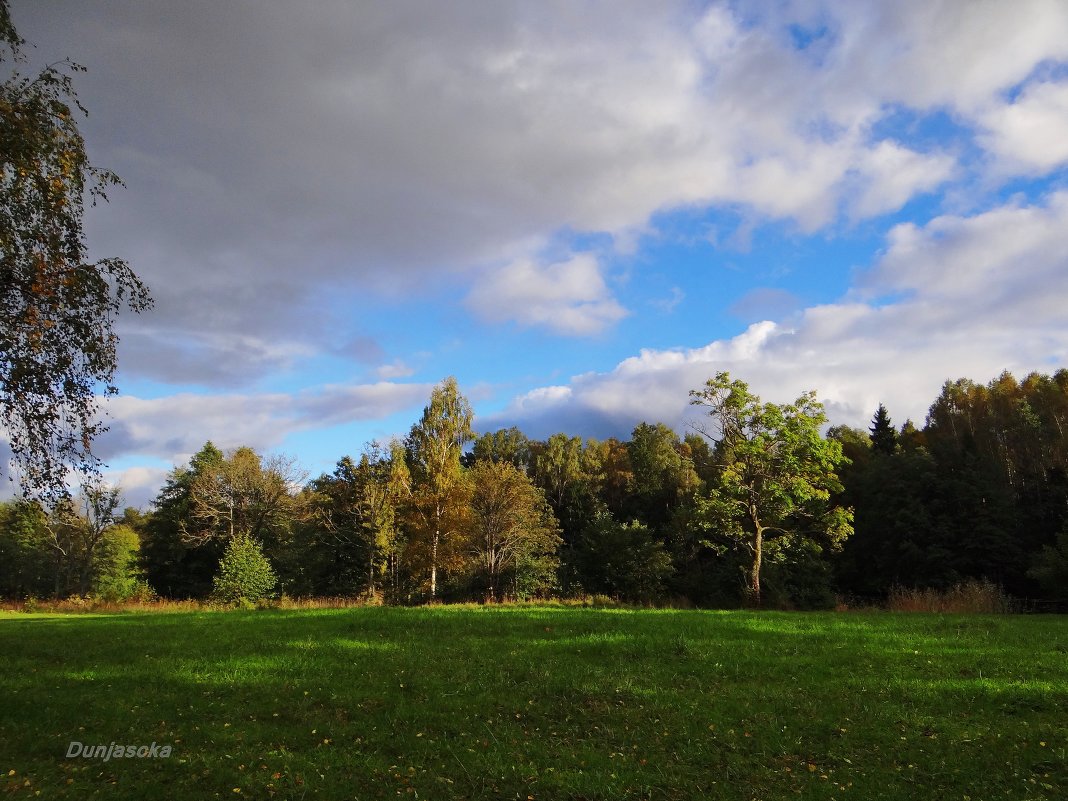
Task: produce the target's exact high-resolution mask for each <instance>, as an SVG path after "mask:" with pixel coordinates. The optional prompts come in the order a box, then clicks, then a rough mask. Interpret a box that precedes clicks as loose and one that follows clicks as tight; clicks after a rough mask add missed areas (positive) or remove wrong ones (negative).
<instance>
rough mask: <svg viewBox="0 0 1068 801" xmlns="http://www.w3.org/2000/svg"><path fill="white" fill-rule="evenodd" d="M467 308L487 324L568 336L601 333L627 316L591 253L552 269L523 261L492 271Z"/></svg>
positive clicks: (474, 291)
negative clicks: (513, 324)
mask: <svg viewBox="0 0 1068 801" xmlns="http://www.w3.org/2000/svg"><path fill="white" fill-rule="evenodd" d="M466 303H467V306H468V308H470V309H471V310H472V311H474V312H475V313H476V314H477V315H478V316H479V317H481V318H482V319H484V320H490V321H493V322H502V321H506V320H515V321H516V322H518V323H519V324H521V325H526V326H543V327H545V328H548V329H549V330H550V331H553V332H555V333H557V334H563V335H567V336H583V335H589V334H596V333H600V332H601V331H603V330H604V329H605V328H607V327H608V326H610V325H612V324H613V323H616V322H618V321H619V320H621V319H622V318H623V317H625V316H626V315H627V310H626V309H624V308H623V307H622V306H621V305H620V304H619V303H618V302H617V301H616V300H615V298H613V297H612V294H611V292H610V291H609V289H608V286H607V284H606V283H605V280H604V277H603V276H602V275H601V268H600V265H598V263H597V259H596V258H594V257H593V256H592V255H590V254H580V255H578V256H575V257H573V258H571V259H569V260H567V261H564V262H558V263H556V264H547V265H540V264H536V263H534V262H532V261H519V262H514V263H512V264H509V265H507V266H506V267H502V268H499V269H496V270H493V271H488V272H487V273H486V274H485V275H484V276H483V277H482V279H480V280H479V281H478V282H477V283H476V284H475V286H474V288H473V289H472V290H471V292H470V294H468V296H467V300H466Z"/></svg>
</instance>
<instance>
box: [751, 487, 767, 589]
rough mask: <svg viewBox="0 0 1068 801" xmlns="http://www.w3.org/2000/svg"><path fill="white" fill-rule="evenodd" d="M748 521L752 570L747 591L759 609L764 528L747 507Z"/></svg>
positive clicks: (757, 517)
mask: <svg viewBox="0 0 1068 801" xmlns="http://www.w3.org/2000/svg"><path fill="white" fill-rule="evenodd" d="M749 519H750V520H752V521H753V531H754V537H753V570H752V573H751V574H750V576H749V591H750V593H751V594H752V602H753V603H754V604H755V605H756V607H757V608H758V609H759V608H760V566H761V563H762V561H763V559H764V526H762V525H761V524H760V515H759V514H757V510H756V507H755V506H750V507H749Z"/></svg>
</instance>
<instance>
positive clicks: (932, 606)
mask: <svg viewBox="0 0 1068 801" xmlns="http://www.w3.org/2000/svg"><path fill="white" fill-rule="evenodd" d="M886 606H887V609H889V610H890V611H891V612H937V613H940V614H984V615H1000V614H1009V613H1011V612H1014V611H1016V602H1015V601H1014V600H1013V599H1012V597H1010V596H1009V595H1006V594H1005V591H1004V590H1002V589H1001V587H999V586H998V585H997V584H994V583H993V582H991V581H986V580H983V581H977V580H975V579H969V580H968V581H964V582H961V583H960V584H957V585H955V586H953V587H952V588H951V589H948V590H935V589H929V588H928V589H906V588H904V587H895V588H894V589H892V590H891V591H890V595H889V597H888V598H887V600H886Z"/></svg>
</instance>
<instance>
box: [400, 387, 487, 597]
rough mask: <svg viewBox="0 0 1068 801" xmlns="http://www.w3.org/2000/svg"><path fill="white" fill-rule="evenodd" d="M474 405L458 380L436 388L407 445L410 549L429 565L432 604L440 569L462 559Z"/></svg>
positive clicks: (412, 430)
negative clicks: (464, 463) (466, 459)
mask: <svg viewBox="0 0 1068 801" xmlns="http://www.w3.org/2000/svg"><path fill="white" fill-rule="evenodd" d="M473 417H474V411H473V410H472V408H471V403H470V401H468V400H467V398H466V397H464V396H463V395H462V394H461V393H460V388H459V386H458V385H457V383H456V379H455V378H453V377H451V376H450V377H449V378H446V379H445V380H444V381H442V382H441V384H440V385H438V386H437V387H435V388H434V391H433V392H432V393H431V395H430V403H429V404H428V405H427V406H426V408H424V409H423V415H422V417H421V418H420V420H419V422H418V423H416V424H415V425H414V426H412V429H411V432H410V433H409V434H408V439H407V440H406V442H405V447H406V450H407V454H408V464H409V467H410V470H411V483H410V485H409V491H408V500H409V504H408V508H409V510H410V512H411V520H412V523H413V525H412V529H413V531H412V535H413V536H412V538H411V540H410V543H409V547H410V548H413V549H415V550H418V551H420V552H421V553H419V554H414V555H416V556H417V557H422V561H423V563H424V564H425V565H426V568H427V573H428V574H429V575H428V579H429V581H428V584H429V587H428V589H429V595H430V598H431V600H433V599H435V598H437V595H438V570H439V568H440V567H449V566H450V565H449V563H450V561H453V560H456V559H458V557H459V556H460V554H461V551H462V548H461V547H460V543H459V542H457V540H458V539H459V536H460V533H461V532H462V531H463V527H464V525H465V523H466V515H465V514H464V513H463V512H464V511H465V507H466V497H467V495H466V493H467V489H468V488H467V486H466V482H465V480H464V477H463V473H462V471H461V465H460V456H461V455H462V453H463V449H464V446H465V445H466V444H467V443H468V442H470V441H471V438H472V437H473V436H474V433H473V432H472V430H471V420H472V418H473Z"/></svg>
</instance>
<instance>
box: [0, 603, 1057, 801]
mask: <svg viewBox="0 0 1068 801" xmlns="http://www.w3.org/2000/svg"><path fill="white" fill-rule="evenodd" d="M0 654H2V655H3V656H2V662H0V665H2V667H3V670H2V672H0V698H2V705H0V796H3V797H10V798H32V797H40V798H45V799H52V798H71V799H84V798H109V799H111V798H119V799H124V798H130V799H175V800H177V801H182V800H183V799H210V798H230V799H232V798H236V797H243V798H284V799H303V798H308V799H311V798H322V799H345V798H355V799H373V798H428V799H461V798H462V799H499V798H518V799H529V798H533V799H538V800H540V799H576V800H577V799H589V800H590V801H592V800H593V799H626V798H664V799H676V798H677V799H689V798H692V799H717V798H723V799H785V798H805V799H831V798H835V799H913V798H924V799H959V800H962V801H963V799H968V798H970V799H974V801H992V800H993V799H1001V798H1011V799H1016V798H1021V799H1022V798H1038V799H1041V798H1046V799H1062V798H1066V797H1068V759H1066V748H1068V619H1065V618H1063V617H1011V616H997V617H983V616H967V617H964V616H959V617H958V616H934V615H893V614H884V613H877V614H833V613H828V614H785V613H784V614H778V613H763V614H755V613H740V612H722V613H716V612H693V611H623V610H591V609H575V608H529V607H511V608H509V607H505V608H485V609H482V608H472V607H461V608H448V607H443V608H432V609H427V608H423V609H397V608H364V609H344V610H311V611H304V610H301V611H255V612H231V613H176V614H108V615H86V614H80V615H66V616H64V615H34V614H25V613H6V614H2V615H0ZM72 740H77V741H80V742H83V743H86V744H101V743H102V744H105V745H106V744H109V743H111V742H115V743H121V744H132V745H141V744H149V743H151V742H153V741H155V742H156V743H158V744H161V745H162V744H168V745H171V746H172V747H173V754H172V756H171V757H170V758H168V759H113V760H110V761H107V762H104V761H102V760H100V759H93V760H88V759H82V758H78V759H67V758H66V756H65V755H66V750H67V747H68V744H69V743H70V742H71V741H72ZM238 790H239V791H240V793H238V792H237V791H238ZM37 794H39V795H37Z"/></svg>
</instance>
